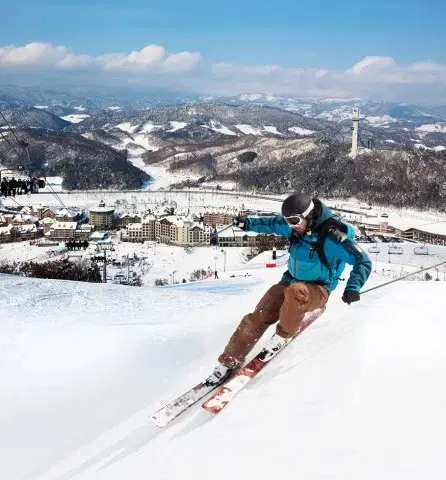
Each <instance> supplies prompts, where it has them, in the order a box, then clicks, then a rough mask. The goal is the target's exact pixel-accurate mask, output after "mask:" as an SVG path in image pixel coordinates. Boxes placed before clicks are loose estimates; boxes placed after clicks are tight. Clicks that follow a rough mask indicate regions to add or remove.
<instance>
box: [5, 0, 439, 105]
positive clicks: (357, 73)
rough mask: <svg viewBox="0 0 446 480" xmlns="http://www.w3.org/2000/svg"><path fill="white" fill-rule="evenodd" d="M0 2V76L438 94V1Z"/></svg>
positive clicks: (215, 89) (432, 97) (221, 90)
mask: <svg viewBox="0 0 446 480" xmlns="http://www.w3.org/2000/svg"><path fill="white" fill-rule="evenodd" d="M0 9H1V10H0V11H1V12H2V28H1V29H0V81H3V83H4V82H5V81H6V79H16V81H17V82H19V81H22V80H21V79H23V78H24V77H26V76H27V78H26V79H25V80H26V81H27V82H29V81H30V79H31V80H33V81H36V82H37V81H43V80H42V79H43V78H44V79H45V80H44V81H45V82H46V81H49V80H48V79H51V78H55V79H57V81H62V80H65V81H70V82H72V83H76V82H79V83H82V84H85V83H89V82H96V83H99V84H102V83H103V84H114V85H141V86H144V87H154V86H157V87H159V86H161V87H167V88H175V89H181V90H183V91H184V90H187V91H194V92H197V93H198V92H199V93H211V94H215V93H218V94H231V95H232V94H238V93H252V92H259V93H274V94H287V95H295V96H306V97H308V96H311V97H327V96H328V97H333V96H335V97H342V98H345V97H349V96H355V97H356V96H360V97H363V98H364V97H369V98H374V99H392V100H398V101H420V102H421V101H426V102H430V103H432V102H433V103H446V48H445V47H446V33H445V32H446V27H445V18H446V1H445V0H424V1H423V2H422V1H421V0H417V1H413V0H405V1H402V0H387V1H384V0H375V1H373V2H371V1H361V0H358V1H352V0H344V1H338V0H319V1H317V0H316V1H309V0H306V1H305V2H304V1H300V0H294V1H291V0H282V1H276V2H275V1H274V0H268V1H266V0H256V1H252V0H223V1H221V0H220V1H219V0H217V1H216V0H214V1H212V0H206V1H204V0H185V1H173V0H158V1H153V0H152V1H150V0H145V1H142V0H127V1H124V0H120V1H117V0H108V1H105V0H99V1H97V0H96V1H95V0H88V1H87V0H63V1H62V0H58V1H56V0H21V1H17V2H10V1H9V0H8V2H6V1H5V0H0ZM132 52H133V53H132ZM14 75H15V76H14ZM39 79H40V80H39ZM8 81H9V80H8Z"/></svg>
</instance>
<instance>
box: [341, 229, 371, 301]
mask: <svg viewBox="0 0 446 480" xmlns="http://www.w3.org/2000/svg"><path fill="white" fill-rule="evenodd" d="M334 242H335V243H336V247H337V249H336V254H337V256H338V257H339V258H340V259H341V260H343V261H344V262H346V263H348V264H349V265H353V269H352V271H351V273H350V277H349V279H348V281H347V285H346V287H345V289H346V290H355V291H357V292H359V291H360V290H361V288H362V287H363V286H364V284H365V282H366V281H367V279H368V278H369V276H370V273H371V271H372V262H371V261H370V258H369V256H368V255H367V253H366V252H364V250H363V249H362V248H361V247H360V246H359V245H358V244H357V243H356V242H355V241H353V240H349V239H347V238H345V237H344V238H343V239H342V240H341V239H336V240H334Z"/></svg>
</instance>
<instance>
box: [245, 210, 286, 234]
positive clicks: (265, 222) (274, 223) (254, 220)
mask: <svg viewBox="0 0 446 480" xmlns="http://www.w3.org/2000/svg"><path fill="white" fill-rule="evenodd" d="M245 225H246V230H249V231H252V232H257V233H267V234H270V233H275V234H276V235H281V236H283V237H289V236H290V235H291V233H292V229H291V227H290V226H289V225H288V223H287V221H286V220H285V219H284V218H283V217H282V216H280V215H276V216H273V217H247V218H246V223H245Z"/></svg>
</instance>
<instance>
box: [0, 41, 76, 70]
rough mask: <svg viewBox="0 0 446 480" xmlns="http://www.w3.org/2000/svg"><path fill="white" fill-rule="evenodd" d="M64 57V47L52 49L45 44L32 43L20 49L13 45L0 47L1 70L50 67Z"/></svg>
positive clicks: (65, 51)
mask: <svg viewBox="0 0 446 480" xmlns="http://www.w3.org/2000/svg"><path fill="white" fill-rule="evenodd" d="M66 55H67V49H66V48H65V47H62V46H58V47H53V46H52V45H50V44H47V43H38V42H33V43H28V44H27V45H24V46H20V47H16V46H13V45H6V46H4V47H0V62H1V66H2V67H3V68H8V67H9V68H14V67H21V66H25V67H28V68H29V67H35V66H38V67H42V66H43V67H46V66H51V65H54V64H56V63H57V62H58V61H60V60H62V59H63V58H64V57H65V56H66Z"/></svg>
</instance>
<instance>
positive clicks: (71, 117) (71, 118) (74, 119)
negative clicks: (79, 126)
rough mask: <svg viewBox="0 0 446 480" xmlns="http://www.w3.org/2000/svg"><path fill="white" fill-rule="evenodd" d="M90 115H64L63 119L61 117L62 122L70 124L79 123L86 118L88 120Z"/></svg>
mask: <svg viewBox="0 0 446 480" xmlns="http://www.w3.org/2000/svg"><path fill="white" fill-rule="evenodd" d="M89 117H90V115H87V114H86V113H73V114H72V115H66V116H65V117H61V118H62V120H66V121H67V122H70V123H80V122H83V121H84V120H85V119H86V118H89Z"/></svg>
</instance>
